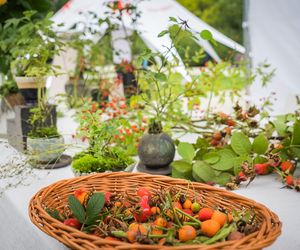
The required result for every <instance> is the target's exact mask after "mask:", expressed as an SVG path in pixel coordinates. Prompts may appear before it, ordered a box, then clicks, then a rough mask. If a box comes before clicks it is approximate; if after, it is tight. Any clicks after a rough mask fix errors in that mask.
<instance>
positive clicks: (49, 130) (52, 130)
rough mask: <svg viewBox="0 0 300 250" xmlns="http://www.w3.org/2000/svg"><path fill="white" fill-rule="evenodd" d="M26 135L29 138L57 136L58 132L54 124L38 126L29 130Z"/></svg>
mask: <svg viewBox="0 0 300 250" xmlns="http://www.w3.org/2000/svg"><path fill="white" fill-rule="evenodd" d="M28 137H30V138H33V139H34V138H57V137H59V133H58V131H57V128H56V127H54V126H50V127H39V128H36V129H35V130H31V131H30V132H29V133H28Z"/></svg>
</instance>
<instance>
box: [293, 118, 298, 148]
mask: <svg viewBox="0 0 300 250" xmlns="http://www.w3.org/2000/svg"><path fill="white" fill-rule="evenodd" d="M291 145H300V121H299V120H297V121H295V124H294V127H293V135H292V142H291Z"/></svg>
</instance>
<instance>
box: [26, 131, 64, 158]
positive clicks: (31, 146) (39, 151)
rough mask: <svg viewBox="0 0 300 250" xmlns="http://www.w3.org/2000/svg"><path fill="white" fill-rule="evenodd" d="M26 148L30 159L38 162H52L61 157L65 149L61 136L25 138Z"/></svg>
mask: <svg viewBox="0 0 300 250" xmlns="http://www.w3.org/2000/svg"><path fill="white" fill-rule="evenodd" d="M27 150H28V153H29V154H30V160H34V161H37V162H39V163H52V162H55V161H56V160H58V159H59V157H61V155H62V154H63V152H64V151H65V146H64V139H63V137H61V136H60V137H55V138H29V137H28V138H27Z"/></svg>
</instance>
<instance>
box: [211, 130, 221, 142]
mask: <svg viewBox="0 0 300 250" xmlns="http://www.w3.org/2000/svg"><path fill="white" fill-rule="evenodd" d="M213 139H215V140H217V141H219V140H221V139H222V134H221V132H220V131H216V132H215V133H214V134H213Z"/></svg>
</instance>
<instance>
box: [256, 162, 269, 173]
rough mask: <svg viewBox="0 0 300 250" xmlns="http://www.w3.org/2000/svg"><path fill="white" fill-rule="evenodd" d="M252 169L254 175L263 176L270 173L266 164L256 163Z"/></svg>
mask: <svg viewBox="0 0 300 250" xmlns="http://www.w3.org/2000/svg"><path fill="white" fill-rule="evenodd" d="M254 169H255V172H256V174H259V175H265V174H268V173H270V167H269V164H268V163H262V164H259V163H257V164H255V165H254Z"/></svg>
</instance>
